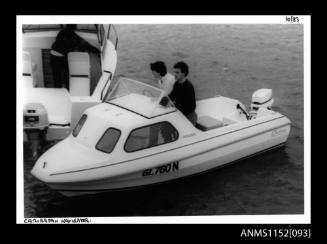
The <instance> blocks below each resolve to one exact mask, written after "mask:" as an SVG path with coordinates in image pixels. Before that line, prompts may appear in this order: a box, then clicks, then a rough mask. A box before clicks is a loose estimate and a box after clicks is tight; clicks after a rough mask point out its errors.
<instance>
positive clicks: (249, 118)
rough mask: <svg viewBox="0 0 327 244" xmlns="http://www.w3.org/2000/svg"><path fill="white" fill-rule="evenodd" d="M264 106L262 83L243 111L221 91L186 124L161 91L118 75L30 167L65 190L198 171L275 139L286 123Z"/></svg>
mask: <svg viewBox="0 0 327 244" xmlns="http://www.w3.org/2000/svg"><path fill="white" fill-rule="evenodd" d="M164 98H165V99H164ZM163 101H165V102H163ZM272 104H273V96H272V90H271V89H266V88H264V89H259V90H257V91H255V92H254V93H253V95H252V102H251V106H250V109H248V110H249V112H248V111H247V108H246V107H245V106H244V105H243V104H242V103H241V102H240V101H238V100H236V99H232V98H228V97H224V96H219V95H217V96H215V97H212V98H208V99H202V100H198V101H197V102H196V114H197V116H198V120H197V124H196V125H195V126H194V125H193V124H192V123H191V122H190V121H189V120H188V119H187V118H186V117H185V116H184V115H183V114H182V113H181V112H180V111H179V110H178V109H177V108H176V107H175V106H174V104H173V103H172V102H171V101H170V100H169V98H167V97H164V92H163V91H162V90H160V89H158V88H156V87H153V86H151V85H149V84H146V83H143V82H140V81H136V80H133V79H129V78H125V77H121V78H120V79H119V80H118V82H117V83H116V85H115V86H114V87H113V89H112V91H111V92H109V93H108V94H107V95H106V96H105V99H104V100H103V102H102V103H100V104H98V105H96V106H93V107H91V108H88V109H86V110H85V111H84V113H83V115H82V116H81V118H80V120H79V122H78V123H77V125H76V126H75V128H74V129H73V131H72V133H71V134H70V135H69V136H68V137H67V138H66V139H64V140H62V141H60V142H59V143H57V144H56V145H54V146H53V147H51V148H50V149H49V150H48V151H46V152H45V153H44V154H43V155H41V156H40V158H39V159H38V160H37V162H36V163H35V165H34V167H33V169H32V171H31V173H32V175H33V176H34V177H36V178H37V179H39V180H40V181H42V182H44V183H46V184H47V185H48V186H49V187H51V188H52V189H55V190H57V191H59V192H60V193H62V194H63V195H66V196H74V195H81V194H92V193H100V192H106V191H114V190H126V189H132V188H135V187H143V186H148V185H152V184H157V183H162V182H166V181H171V180H175V179H179V178H183V177H186V176H190V175H194V174H198V173H202V172H205V171H208V170H211V169H214V168H217V167H220V166H223V165H226V164H228V163H231V162H234V161H238V160H240V159H244V158H246V157H249V156H252V155H255V154H258V153H262V152H264V151H267V150H269V149H273V148H276V147H279V146H281V145H283V144H284V143H285V142H286V140H287V138H288V136H289V133H290V127H291V122H290V120H289V119H288V118H287V117H286V116H284V115H282V114H280V113H278V112H276V111H273V110H271V106H272Z"/></svg>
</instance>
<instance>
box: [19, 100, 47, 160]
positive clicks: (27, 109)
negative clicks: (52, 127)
mask: <svg viewBox="0 0 327 244" xmlns="http://www.w3.org/2000/svg"><path fill="white" fill-rule="evenodd" d="M48 127H49V119H48V113H47V111H46V109H45V107H44V106H43V105H42V104H40V103H29V104H27V105H25V106H24V131H25V133H26V135H27V140H28V141H30V142H31V147H32V157H33V159H36V158H37V157H38V156H39V151H40V148H42V147H43V146H44V144H45V142H46V133H47V130H48Z"/></svg>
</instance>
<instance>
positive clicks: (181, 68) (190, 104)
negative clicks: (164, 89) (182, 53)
mask: <svg viewBox="0 0 327 244" xmlns="http://www.w3.org/2000/svg"><path fill="white" fill-rule="evenodd" d="M188 73H189V69H188V66H187V64H186V63H184V62H178V63H176V64H175V65H174V74H175V79H176V82H175V85H174V88H173V90H172V92H171V93H170V94H169V98H170V99H171V100H172V102H173V103H174V104H175V106H176V108H177V109H178V110H180V111H181V112H182V113H183V114H184V115H185V116H186V117H187V118H188V119H189V120H190V121H191V123H192V124H193V125H195V124H196V121H197V115H196V113H195V108H196V101H195V91H194V87H193V85H192V83H191V82H190V81H189V80H188V79H187V75H188Z"/></svg>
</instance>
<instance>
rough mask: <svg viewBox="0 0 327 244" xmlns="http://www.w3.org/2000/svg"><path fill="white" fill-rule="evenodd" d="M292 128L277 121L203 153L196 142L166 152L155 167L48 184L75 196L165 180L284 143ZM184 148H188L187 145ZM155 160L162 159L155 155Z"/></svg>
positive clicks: (177, 177) (219, 165) (229, 161)
mask: <svg viewBox="0 0 327 244" xmlns="http://www.w3.org/2000/svg"><path fill="white" fill-rule="evenodd" d="M252 129H254V128H252ZM289 132H290V124H285V123H284V124H281V125H280V126H276V125H274V126H273V127H271V129H267V128H266V129H265V130H263V131H261V132H256V133H255V134H252V135H251V136H246V137H245V138H243V139H237V140H234V141H230V142H228V140H227V138H226V137H225V138H224V141H225V143H222V144H221V143H217V147H213V148H210V149H207V150H203V151H202V152H201V153H198V152H197V148H198V147H197V146H196V145H191V146H190V148H189V150H192V151H194V156H187V157H177V158H175V159H174V160H173V159H172V158H171V157H170V156H169V155H168V154H167V155H162V157H161V159H159V160H160V161H161V164H160V165H158V166H156V167H153V168H146V169H142V170H137V171H135V172H131V173H128V174H122V175H119V176H116V177H114V176H113V177H108V178H104V179H100V180H93V181H80V182H68V183H49V184H48V185H49V186H50V187H51V188H53V189H55V190H57V191H59V192H61V193H62V194H63V195H66V196H75V195H81V194H94V193H99V192H106V191H114V190H127V189H130V188H135V187H143V186H147V185H152V184H157V183H162V182H166V181H171V180H175V179H179V178H183V177H186V176H191V175H194V174H198V173H203V172H206V171H208V170H211V169H214V168H217V167H221V166H224V165H227V164H229V163H231V162H234V161H238V160H240V159H244V158H247V157H249V156H252V155H255V154H258V153H261V152H264V151H266V150H270V149H273V148H276V147H278V146H281V145H283V143H284V142H285V141H286V140H287V137H288V135H289ZM242 133H244V132H242ZM231 134H234V135H230V136H235V138H237V137H238V138H240V137H239V135H237V132H233V133H231ZM244 134H245V133H244ZM217 139H218V138H217ZM220 139H222V138H220ZM212 143H214V144H215V141H213V140H212ZM183 150H184V151H185V148H184V149H183ZM152 160H158V159H155V158H153V159H152ZM167 160H168V162H167ZM169 160H170V161H169ZM131 163H134V164H137V163H138V162H137V160H136V161H135V162H131ZM116 167H119V165H113V166H112V170H115V169H114V168H116ZM109 168H110V167H109Z"/></svg>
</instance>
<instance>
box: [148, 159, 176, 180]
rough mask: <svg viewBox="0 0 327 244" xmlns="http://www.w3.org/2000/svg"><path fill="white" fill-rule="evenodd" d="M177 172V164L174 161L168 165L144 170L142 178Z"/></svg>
mask: <svg viewBox="0 0 327 244" xmlns="http://www.w3.org/2000/svg"><path fill="white" fill-rule="evenodd" d="M177 170H179V162H178V161H175V162H172V163H169V164H165V165H162V166H159V167H156V168H151V169H146V170H144V171H143V173H142V176H151V175H158V174H165V173H169V172H173V171H177Z"/></svg>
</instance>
